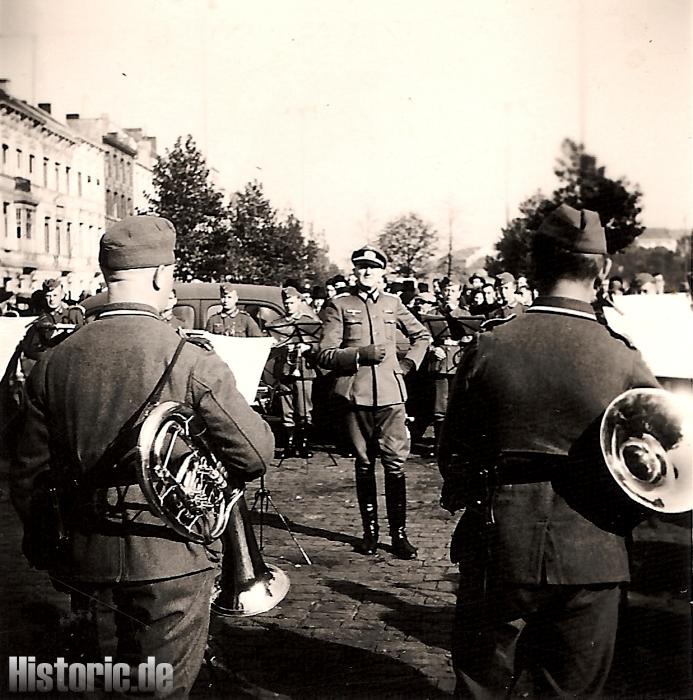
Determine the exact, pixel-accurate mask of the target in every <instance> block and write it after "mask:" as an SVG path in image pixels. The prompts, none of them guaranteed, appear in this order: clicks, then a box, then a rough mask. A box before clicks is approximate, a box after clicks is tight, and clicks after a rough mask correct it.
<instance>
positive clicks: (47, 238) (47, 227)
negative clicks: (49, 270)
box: [43, 216, 51, 253]
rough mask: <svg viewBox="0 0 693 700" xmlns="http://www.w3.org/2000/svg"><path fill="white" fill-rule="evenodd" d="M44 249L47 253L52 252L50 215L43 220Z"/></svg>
mask: <svg viewBox="0 0 693 700" xmlns="http://www.w3.org/2000/svg"><path fill="white" fill-rule="evenodd" d="M43 249H44V250H45V251H46V253H50V252H51V220H50V217H48V216H47V217H46V218H45V219H44V220H43Z"/></svg>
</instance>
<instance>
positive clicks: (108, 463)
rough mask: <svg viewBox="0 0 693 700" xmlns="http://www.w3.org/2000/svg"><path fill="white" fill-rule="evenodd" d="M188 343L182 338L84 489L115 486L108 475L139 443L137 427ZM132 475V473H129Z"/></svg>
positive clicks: (92, 471)
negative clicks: (161, 372)
mask: <svg viewBox="0 0 693 700" xmlns="http://www.w3.org/2000/svg"><path fill="white" fill-rule="evenodd" d="M186 343H187V340H186V339H185V338H181V340H180V342H179V343H178V346H177V347H176V351H175V352H174V353H173V357H172V358H171V362H169V364H168V365H167V367H166V369H165V370H164V372H163V374H162V375H161V377H159V381H158V382H157V383H156V386H155V387H154V389H153V390H152V393H151V394H149V396H148V397H147V399H146V400H145V402H144V403H143V404H142V405H141V406H140V407H139V408H138V409H137V410H136V411H135V412H134V413H133V414H132V415H131V416H130V418H128V420H127V421H126V422H125V423H124V424H123V426H122V427H121V428H120V430H119V431H118V434H117V435H116V436H115V438H113V440H112V441H111V442H110V444H109V445H108V446H107V447H106V449H105V450H104V452H103V454H102V455H101V457H99V459H98V461H97V462H96V464H95V465H94V466H93V467H92V468H91V470H90V474H89V476H88V477H87V478H86V479H84V480H83V481H82V484H81V487H82V488H83V489H87V488H93V487H98V486H99V485H101V482H106V483H104V484H103V485H104V486H114V485H116V484H113V483H110V484H109V483H107V482H108V481H109V479H108V476H113V475H114V474H115V473H116V472H117V469H118V467H119V466H120V462H121V460H122V458H123V457H125V456H126V455H127V454H128V453H129V452H130V451H131V450H133V449H134V448H135V447H136V445H137V440H138V437H139V433H138V431H137V430H135V428H136V427H137V426H138V425H139V424H140V423H141V422H142V421H143V420H144V419H145V418H146V417H147V416H148V415H149V413H150V412H151V410H152V409H153V408H154V407H155V406H156V405H157V404H158V403H159V399H160V398H161V394H162V392H163V390H164V387H165V386H166V382H167V381H168V379H169V377H170V376H171V372H172V371H173V368H174V366H175V364H176V362H177V361H178V357H179V356H180V353H181V351H182V350H183V347H184V346H185V344H186ZM128 476H131V475H128ZM128 483H132V481H131V479H128Z"/></svg>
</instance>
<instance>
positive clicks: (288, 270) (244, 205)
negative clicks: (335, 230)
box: [224, 181, 329, 284]
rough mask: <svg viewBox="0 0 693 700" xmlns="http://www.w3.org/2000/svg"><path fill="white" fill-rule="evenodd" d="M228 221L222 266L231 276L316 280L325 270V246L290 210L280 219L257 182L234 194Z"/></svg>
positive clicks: (267, 280) (258, 280) (246, 279)
mask: <svg viewBox="0 0 693 700" xmlns="http://www.w3.org/2000/svg"><path fill="white" fill-rule="evenodd" d="M229 223H230V242H229V245H228V246H227V253H226V256H225V259H224V269H225V271H226V273H227V275H229V276H230V277H232V278H233V279H235V280H238V281H243V282H251V283H256V284H281V283H282V282H283V281H284V280H285V279H287V278H289V277H294V278H297V279H300V280H313V281H316V280H317V279H320V278H321V277H320V276H321V275H324V274H325V272H326V270H325V269H324V268H323V266H324V265H326V264H328V263H329V261H328V260H327V251H326V249H325V248H324V247H321V246H320V245H319V244H318V243H316V242H315V241H312V240H307V239H306V238H305V237H304V233H303V224H302V222H301V221H300V220H299V219H298V218H296V217H295V216H294V215H293V214H288V216H286V218H284V219H280V217H279V215H278V213H277V211H276V210H275V209H274V208H273V207H272V205H271V204H270V201H269V199H267V197H266V196H265V195H264V193H263V190H262V185H261V184H260V183H259V182H257V181H253V182H249V183H247V184H246V186H245V189H244V190H243V191H242V192H237V193H236V194H235V195H234V196H233V198H232V201H231V205H230V207H229Z"/></svg>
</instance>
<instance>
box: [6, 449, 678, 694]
mask: <svg viewBox="0 0 693 700" xmlns="http://www.w3.org/2000/svg"><path fill="white" fill-rule="evenodd" d="M407 469H408V501H409V514H408V518H409V527H408V530H409V533H410V538H411V540H412V542H413V543H414V544H415V545H416V546H417V547H418V548H419V558H418V559H416V560H414V561H401V560H398V559H395V558H394V557H393V556H392V554H391V553H390V552H389V551H388V547H387V545H388V543H389V538H387V537H386V536H385V535H386V534H387V523H386V519H385V508H384V497H383V495H382V472H380V473H379V480H380V481H379V484H380V491H381V495H380V506H381V512H380V526H381V543H382V545H383V546H382V548H381V549H380V550H379V552H378V554H377V556H375V557H365V556H362V555H359V554H357V553H356V552H355V551H354V545H355V544H356V543H357V542H358V538H359V536H360V518H359V512H358V505H357V503H356V500H355V493H354V488H353V467H352V462H351V460H346V459H342V458H339V457H337V458H336V464H335V463H333V461H332V460H331V459H330V457H329V455H328V454H326V453H324V452H319V453H317V454H316V456H315V457H313V458H312V459H310V460H307V461H305V460H300V459H291V460H286V461H285V462H283V464H281V466H276V465H275V466H274V467H273V468H272V469H271V470H270V471H269V472H268V475H267V480H266V486H267V488H268V489H269V491H270V494H271V497H272V500H273V503H274V505H275V506H276V508H277V509H278V510H279V511H280V512H281V513H282V514H283V515H284V516H286V518H287V519H288V520H289V523H290V527H291V529H292V531H293V532H294V533H295V536H296V537H297V539H298V540H299V542H300V544H301V545H302V547H303V548H304V549H305V550H306V552H307V553H308V555H309V556H310V558H311V560H312V565H310V566H309V565H307V564H306V563H305V561H304V560H303V557H302V555H301V552H300V550H299V549H298V547H297V546H296V545H295V544H294V542H293V541H292V539H291V537H290V535H289V533H288V531H287V530H286V528H285V527H284V526H283V524H282V522H281V520H280V518H279V517H278V515H277V513H276V512H275V511H274V509H273V508H272V506H271V505H270V506H269V512H268V513H267V515H266V516H264V518H263V527H262V535H263V544H264V549H263V556H264V558H265V561H266V562H267V563H268V564H274V565H276V566H279V567H280V568H281V569H283V570H284V571H285V572H286V573H287V574H288V575H289V577H290V579H291V589H290V591H289V593H288V595H287V597H286V598H285V600H284V601H283V602H282V603H280V604H279V605H278V606H277V607H275V608H274V609H273V610H271V611H270V612H268V613H265V614H263V615H259V616H256V617H252V618H234V619H228V618H214V619H213V621H212V628H211V631H212V635H211V642H210V650H211V653H212V655H213V663H212V664H211V666H206V667H205V668H204V669H203V672H202V673H201V675H200V678H199V679H198V683H197V684H196V686H195V689H194V692H193V696H194V697H199V698H202V697H248V696H253V697H277V696H284V697H291V698H342V697H348V698H355V697H362V698H387V697H393V698H399V697H415V698H439V697H450V695H451V693H452V690H453V687H454V680H453V674H452V670H451V666H450V658H449V657H450V654H449V637H450V631H451V626H452V616H453V607H454V597H455V596H454V590H455V586H456V570H455V568H454V567H453V566H452V565H451V564H450V562H449V560H448V548H447V545H448V542H449V539H450V535H451V532H452V529H453V526H454V523H455V520H456V518H453V517H452V516H450V515H448V514H447V513H446V512H445V511H443V510H442V509H441V508H439V506H438V504H437V502H438V492H439V488H440V477H439V475H438V471H437V468H436V466H435V465H434V464H432V463H429V462H426V461H425V460H423V459H421V458H416V457H414V458H411V459H410V461H409V462H408V467H407ZM5 487H6V484H4V483H1V482H0V488H2V489H3V491H6V488H5ZM256 489H257V485H256V484H255V483H254V484H251V485H250V486H249V488H248V491H247V494H246V495H247V500H248V502H249V505H252V504H253V499H254V494H255V491H256ZM254 520H255V531H256V533H258V534H259V522H258V521H257V513H256V514H255V516H254ZM0 525H1V527H0V552H1V555H2V560H1V561H2V567H3V571H2V578H1V579H0V580H1V581H2V583H1V584H0V591H2V595H1V597H0V614H1V615H2V617H1V621H2V626H1V629H0V632H1V636H0V640H1V642H0V653H1V654H2V657H3V658H2V660H0V663H2V669H3V671H4V669H5V668H7V665H6V664H7V662H6V657H7V655H8V654H10V653H11V654H12V655H23V654H27V655H29V654H31V655H36V656H42V655H43V656H45V658H54V657H55V656H56V655H60V653H59V652H56V650H59V649H60V648H61V647H60V644H61V641H60V640H61V619H62V616H63V615H64V614H65V612H66V611H67V609H68V603H67V598H66V596H65V595H64V594H61V593H58V592H56V591H55V590H54V589H53V588H52V587H51V585H50V583H49V582H48V580H47V577H46V576H45V574H42V573H37V572H34V571H31V570H30V569H29V568H28V567H27V565H26V564H25V563H24V560H23V559H22V557H21V555H20V553H19V542H20V528H19V525H18V523H17V519H16V516H15V515H14V513H13V511H12V508H11V506H10V505H9V503H8V502H7V498H6V494H5V496H4V497H3V498H2V502H0ZM688 528H689V522H688V520H687V519H686V520H684V521H680V522H660V521H653V522H648V523H647V524H646V525H645V526H644V527H641V528H639V530H638V531H637V533H638V534H637V536H636V538H635V547H634V558H635V565H634V570H635V579H636V580H635V581H634V586H633V589H634V590H633V592H632V593H631V594H630V601H631V603H630V606H629V609H628V612H627V615H624V622H623V624H622V629H623V634H622V641H621V642H620V643H619V655H618V657H619V658H617V660H616V664H615V668H614V672H613V674H612V676H613V678H612V682H611V684H610V687H611V689H612V690H611V691H610V692H611V694H612V695H613V696H614V697H624V698H625V697H641V698H642V697H662V698H665V697H666V698H675V697H690V696H691V694H690V692H689V691H690V688H691V685H690V651H689V650H690V624H689V613H688V599H689V570H690V548H689V546H688V545H689V544H690V533H689V529H688ZM643 630H644V632H643ZM634 631H637V634H635V632H634ZM220 669H221V670H220ZM226 669H228V670H230V671H231V672H232V673H231V674H227V673H226V672H225V670H226ZM0 675H2V676H4V673H2V674H0ZM1 691H2V688H0V693H1Z"/></svg>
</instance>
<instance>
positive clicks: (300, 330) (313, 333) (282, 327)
mask: <svg viewBox="0 0 693 700" xmlns="http://www.w3.org/2000/svg"><path fill="white" fill-rule="evenodd" d="M321 328H322V322H321V321H320V320H318V319H311V318H309V317H306V318H305V319H296V320H294V319H287V318H284V319H279V320H278V321H275V322H274V323H272V324H268V325H267V326H265V329H266V330H267V331H269V333H270V335H271V336H272V337H273V338H275V339H277V340H279V343H278V345H276V346H275V348H280V347H284V346H287V345H293V344H295V345H298V344H300V343H303V344H305V345H313V344H315V343H317V342H318V340H319V338H318V335H319V333H320V329H321ZM301 359H302V356H301V355H299V356H298V358H297V361H296V368H297V371H298V375H297V376H296V379H297V381H299V382H300V385H301V400H302V405H303V407H304V408H305V405H306V378H305V376H304V373H303V364H302V362H301ZM296 427H297V428H298V431H299V435H300V437H301V438H302V439H301V441H300V443H301V444H307V443H308V430H307V428H308V420H307V416H306V415H305V414H304V415H301V416H299V420H298V421H297V426H296ZM326 452H327V454H328V456H329V458H330V459H331V460H332V464H333V465H334V466H335V467H336V466H338V464H337V460H336V459H335V458H334V455H333V454H332V452H331V451H330V450H326ZM285 459H288V455H284V456H282V458H281V459H280V460H279V464H278V465H277V466H281V465H282V463H283V462H284V460H285ZM303 459H304V461H305V464H306V466H307V465H308V460H309V459H310V457H306V456H304V457H303Z"/></svg>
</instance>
